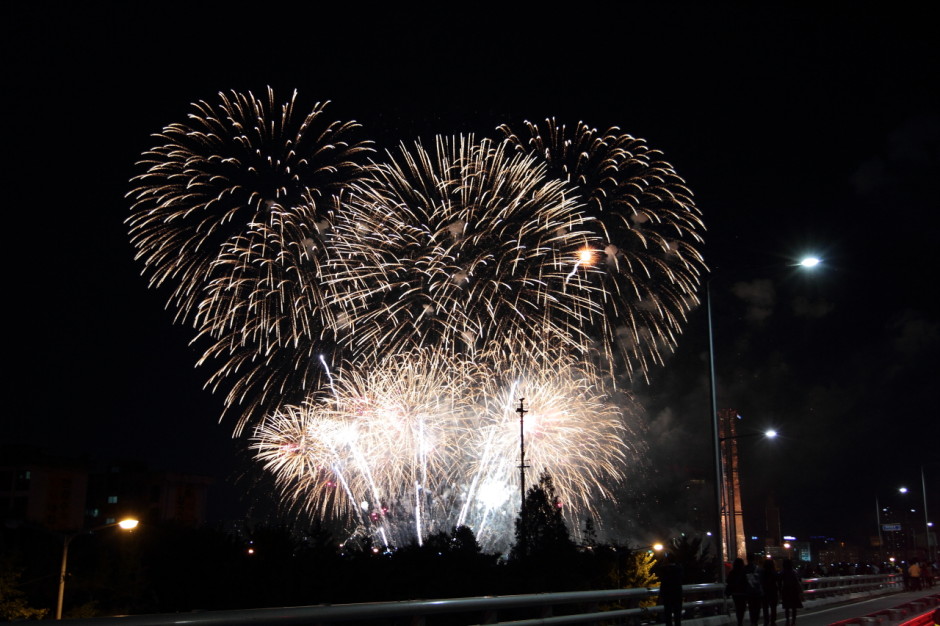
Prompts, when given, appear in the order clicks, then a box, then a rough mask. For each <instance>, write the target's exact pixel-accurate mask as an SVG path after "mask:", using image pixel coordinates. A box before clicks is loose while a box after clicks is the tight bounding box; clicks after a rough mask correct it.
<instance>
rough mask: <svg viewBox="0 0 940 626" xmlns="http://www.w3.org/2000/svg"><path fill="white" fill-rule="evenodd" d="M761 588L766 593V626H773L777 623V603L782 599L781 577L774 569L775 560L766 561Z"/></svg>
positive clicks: (761, 575) (761, 576)
mask: <svg viewBox="0 0 940 626" xmlns="http://www.w3.org/2000/svg"><path fill="white" fill-rule="evenodd" d="M760 586H761V589H762V590H763V591H764V596H763V608H764V626H773V625H774V624H776V623H777V602H778V601H779V599H780V594H779V590H780V576H779V575H778V574H777V568H776V567H774V560H773V559H765V560H764V569H763V570H762V571H761V573H760Z"/></svg>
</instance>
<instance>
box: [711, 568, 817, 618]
mask: <svg viewBox="0 0 940 626" xmlns="http://www.w3.org/2000/svg"><path fill="white" fill-rule="evenodd" d="M763 561H764V562H763V566H762V567H758V565H757V558H756V557H755V556H754V555H748V559H747V565H745V564H744V560H743V559H735V560H734V563H733V565H732V567H731V571H730V572H729V573H728V579H727V585H726V587H725V594H726V595H728V596H730V597H731V599H732V601H733V602H734V612H735V616H736V617H737V621H738V626H744V616H745V615H750V620H751V624H752V625H753V626H756V625H757V624H759V623H760V618H761V614H763V618H764V626H772V625H773V624H774V623H776V621H777V605H778V604H779V605H781V606H782V607H783V615H784V619H785V623H786V626H790V625H791V624H796V611H797V609H801V608H803V585H802V584H801V583H800V577H799V575H798V574H797V573H796V570H794V569H793V561H791V560H790V559H784V560H783V563H782V569H781V571H780V572H778V571H777V568H776V565H775V564H774V561H773V559H764V560H763Z"/></svg>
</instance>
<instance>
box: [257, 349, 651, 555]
mask: <svg viewBox="0 0 940 626" xmlns="http://www.w3.org/2000/svg"><path fill="white" fill-rule="evenodd" d="M599 380H600V379H599V378H598V377H596V376H595V375H594V374H593V372H591V371H590V370H589V369H585V368H584V367H582V366H579V365H578V363H577V362H576V361H574V360H572V359H567V358H559V359H556V360H555V361H554V362H544V361H539V362H536V363H533V364H532V366H530V367H522V368H519V369H518V370H517V373H515V374H513V375H508V374H507V375H499V374H498V373H497V372H494V371H492V370H491V369H489V368H488V367H485V366H482V365H480V364H478V363H475V362H470V361H466V360H462V359H456V358H452V357H443V356H441V355H440V354H439V353H434V352H433V351H428V350H415V351H411V352H408V353H405V354H401V355H395V356H394V357H392V358H388V359H385V360H383V361H381V362H379V363H377V364H375V366H370V367H367V368H364V369H359V368H357V367H356V366H355V365H350V366H347V367H344V368H340V369H339V370H337V371H336V372H332V373H331V376H330V378H329V382H328V383H327V384H326V385H325V386H324V388H323V389H321V390H320V391H319V392H318V393H316V394H312V395H311V397H310V399H309V400H308V401H307V402H305V403H304V404H303V405H300V406H285V407H282V408H281V409H280V410H279V411H278V412H276V413H275V414H274V415H272V416H271V417H270V418H269V419H267V420H265V421H264V422H263V423H262V424H261V425H260V426H258V427H257V428H256V429H255V431H254V434H253V436H252V442H253V448H254V449H255V450H256V451H257V456H258V459H259V460H260V461H261V462H262V463H263V464H264V466H265V468H266V469H268V470H269V471H270V472H272V473H273V474H274V476H275V477H276V479H277V481H278V484H279V486H280V488H281V490H282V493H283V495H284V496H285V498H286V499H288V500H289V501H290V502H292V503H293V504H294V506H296V507H297V508H298V509H302V510H304V511H305V512H307V513H311V514H314V515H316V516H334V517H340V518H343V519H345V520H347V521H348V522H349V524H350V526H353V527H359V528H360V529H361V530H362V531H364V532H367V533H368V534H370V535H372V536H374V537H375V538H377V539H378V541H379V542H380V543H382V544H384V545H396V546H397V545H402V544H406V543H408V542H410V541H412V540H417V541H418V542H421V541H422V539H423V538H424V537H426V536H428V535H429V534H432V533H434V532H438V531H449V530H450V529H451V528H453V527H454V526H459V525H468V526H470V527H471V528H473V529H474V530H475V532H476V533H477V535H478V539H479V540H480V542H481V544H483V545H485V546H487V547H489V548H495V549H505V548H506V547H508V544H507V541H508V539H509V537H511V528H512V521H513V519H514V516H515V513H516V510H517V506H518V501H519V500H518V493H519V472H518V464H519V458H518V452H519V445H520V439H519V434H520V433H519V418H518V415H517V414H516V411H515V407H516V405H517V404H518V398H519V397H522V396H524V397H526V398H527V401H528V402H530V406H531V407H532V409H531V411H530V412H529V413H528V414H527V415H526V419H525V422H524V430H525V440H526V449H527V464H528V465H529V466H530V467H531V468H533V471H534V472H535V473H536V474H537V473H538V472H539V471H542V470H548V471H550V472H551V473H552V476H553V477H554V480H555V484H556V486H557V488H558V493H559V495H560V496H561V498H562V501H563V502H564V503H565V507H566V509H565V513H566V517H568V518H569V519H570V520H571V521H572V522H577V521H578V520H579V519H581V518H582V517H585V516H591V517H593V516H594V515H595V513H596V511H595V500H596V499H597V498H609V497H610V496H611V495H612V494H611V490H612V487H613V486H614V485H615V484H616V483H617V482H619V480H620V479H621V478H622V477H623V475H624V473H625V471H626V469H625V468H627V467H629V466H630V465H632V464H633V463H634V462H635V461H636V459H637V458H638V456H639V455H638V453H639V451H640V450H641V449H642V443H640V442H639V441H638V437H637V433H636V432H635V431H634V430H633V429H632V428H631V427H630V426H628V424H632V423H636V412H637V409H636V408H635V407H634V406H633V405H632V404H629V401H626V402H622V403H621V405H623V404H625V403H628V404H629V405H628V406H617V405H614V404H613V403H612V402H611V400H610V397H609V396H608V394H607V393H606V391H605V389H603V388H602V387H601V386H600V385H599V382H598V381H599Z"/></svg>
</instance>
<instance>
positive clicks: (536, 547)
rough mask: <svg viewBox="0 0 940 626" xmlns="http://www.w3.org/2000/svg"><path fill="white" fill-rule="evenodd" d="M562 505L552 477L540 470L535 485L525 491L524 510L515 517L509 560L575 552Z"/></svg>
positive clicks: (555, 555)
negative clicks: (537, 481)
mask: <svg viewBox="0 0 940 626" xmlns="http://www.w3.org/2000/svg"><path fill="white" fill-rule="evenodd" d="M562 506H563V503H562V501H561V499H560V498H559V497H558V494H557V492H556V491H555V483H554V481H553V480H552V477H551V476H550V475H549V474H548V472H542V473H541V475H540V476H539V483H538V485H535V486H534V487H531V488H530V489H529V490H528V491H527V492H526V496H525V514H524V515H522V514H520V515H519V517H517V518H516V542H515V544H514V545H513V547H512V549H511V550H510V552H509V559H510V560H521V559H530V558H533V557H539V558H544V557H549V556H552V557H560V556H565V555H568V554H572V553H574V552H575V545H574V542H573V541H571V536H570V535H569V534H568V527H567V526H566V525H565V519H564V517H563V516H562Z"/></svg>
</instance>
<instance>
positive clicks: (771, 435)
mask: <svg viewBox="0 0 940 626" xmlns="http://www.w3.org/2000/svg"><path fill="white" fill-rule="evenodd" d="M764 436H765V437H767V438H768V439H773V438H774V437H776V436H777V431H776V430H774V429H773V428H771V429H769V430H767V431H765V432H764Z"/></svg>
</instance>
